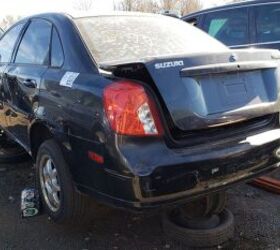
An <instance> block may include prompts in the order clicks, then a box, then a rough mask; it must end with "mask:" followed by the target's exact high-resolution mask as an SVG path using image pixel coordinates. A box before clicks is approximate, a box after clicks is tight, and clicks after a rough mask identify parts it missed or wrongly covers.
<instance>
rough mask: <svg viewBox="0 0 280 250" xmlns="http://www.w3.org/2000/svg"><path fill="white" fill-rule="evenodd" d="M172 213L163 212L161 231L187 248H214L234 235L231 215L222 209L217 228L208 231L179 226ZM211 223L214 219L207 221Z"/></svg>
mask: <svg viewBox="0 0 280 250" xmlns="http://www.w3.org/2000/svg"><path fill="white" fill-rule="evenodd" d="M173 215H174V214H173V212H172V211H171V212H165V213H164V214H163V216H162V227H163V231H164V232H165V234H166V235H167V236H169V237H170V238H172V239H174V240H176V241H178V242H180V243H183V244H185V245H186V246H189V247H214V246H218V245H220V244H223V243H225V242H227V241H228V240H230V239H232V238H233V235H234V217H233V214H232V213H231V212H230V211H229V210H227V209H224V210H223V211H222V212H221V213H220V214H219V215H213V216H218V217H219V223H218V225H217V226H215V227H213V228H209V229H205V228H204V229H198V228H190V227H187V226H186V225H181V224H180V223H178V220H176V219H174V216H173ZM209 220H210V221H211V222H210V223H212V221H213V220H215V218H214V217H213V218H211V219H209Z"/></svg>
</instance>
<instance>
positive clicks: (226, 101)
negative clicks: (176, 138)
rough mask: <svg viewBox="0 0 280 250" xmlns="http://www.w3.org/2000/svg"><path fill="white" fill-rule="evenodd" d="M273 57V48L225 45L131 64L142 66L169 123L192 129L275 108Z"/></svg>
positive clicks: (224, 123)
mask: <svg viewBox="0 0 280 250" xmlns="http://www.w3.org/2000/svg"><path fill="white" fill-rule="evenodd" d="M278 58H279V54H278V53H276V51H273V50H236V51H234V50H232V51H230V50H229V51H226V52H222V53H215V54H210V53H209V54H201V55H199V54H197V55H191V56H183V57H172V58H171V57H168V58H160V59H158V58H156V59H148V60H145V61H142V62H141V63H138V64H135V63H134V65H138V66H139V65H144V67H145V68H146V69H147V71H148V72H149V75H150V77H151V78H152V81H153V83H154V84H155V86H156V88H157V90H158V92H159V94H160V96H161V99H162V100H163V101H164V105H165V106H166V108H167V110H168V112H169V115H170V117H171V119H172V121H173V123H174V125H175V126H176V127H177V128H178V129H179V130H182V131H190V130H191V131H194V130H201V129H207V128H212V127H219V126H225V125H228V124H233V123H238V122H241V121H245V120H249V119H252V118H256V117H260V116H264V115H267V114H272V113H275V112H279V110H278V109H279V101H278V85H279V84H278V79H280V78H279V76H280V75H279V70H278V67H277V66H278V64H279V62H278V60H276V59H278ZM128 65H129V64H126V66H125V67H127V66H128ZM111 67H112V66H111ZM114 67H115V69H119V67H123V68H125V67H124V65H123V64H122V65H117V66H116V65H115V66H114ZM103 68H106V67H103ZM107 68H108V67H107ZM130 77H132V78H133V76H132V75H131V76H128V78H130Z"/></svg>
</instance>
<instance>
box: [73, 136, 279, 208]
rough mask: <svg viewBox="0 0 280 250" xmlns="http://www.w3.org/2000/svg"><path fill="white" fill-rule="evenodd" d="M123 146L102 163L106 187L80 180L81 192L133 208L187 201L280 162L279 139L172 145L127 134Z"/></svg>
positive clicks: (102, 180) (101, 172)
mask: <svg viewBox="0 0 280 250" xmlns="http://www.w3.org/2000/svg"><path fill="white" fill-rule="evenodd" d="M115 145H116V144H115ZM117 145H118V147H117V150H116V151H115V152H114V153H113V154H112V155H111V158H110V156H109V155H108V156H106V158H105V159H110V164H108V165H106V166H103V167H102V171H101V169H100V166H99V170H98V176H99V177H98V180H99V182H100V185H95V186H93V185H91V183H93V181H92V182H90V181H89V182H87V183H85V182H83V180H81V179H79V180H75V181H76V183H77V187H78V189H79V190H80V191H81V192H83V193H86V194H89V195H92V196H94V197H95V198H96V199H98V200H99V201H101V202H103V203H107V204H109V205H111V206H115V207H121V208H128V209H132V210H146V209H156V208H157V209H160V208H163V207H168V206H176V205H178V204H183V203H185V202H187V201H190V200H192V199H195V198H197V197H199V196H203V195H205V194H207V193H211V192H217V191H219V190H223V189H226V188H228V187H230V186H232V185H234V184H236V183H239V182H244V181H247V180H249V179H252V178H255V177H257V176H259V175H262V174H265V173H267V172H270V171H272V170H274V169H276V168H278V167H279V166H280V160H279V158H277V157H276V151H277V150H278V149H279V147H280V140H279V139H274V140H273V141H269V142H268V141H266V142H265V144H263V145H251V144H250V143H247V142H244V141H243V142H241V141H235V142H233V141H231V142H227V143H222V144H215V143H211V144H210V143H209V144H207V145H205V146H199V147H196V148H185V149H170V148H168V147H167V146H166V144H165V142H164V141H161V140H157V139H154V140H150V139H147V140H146V141H143V140H142V139H139V141H137V140H135V139H133V142H132V141H130V139H128V138H123V137H122V138H121V143H118V144H117ZM116 152H118V153H116ZM112 157H115V158H114V159H113V158H112ZM90 164H92V162H91V163H90ZM90 168H91V169H92V171H91V173H90V172H89V170H88V171H87V179H88V180H90V179H92V180H93V179H94V178H90V175H92V176H96V172H95V171H94V170H93V169H94V168H93V167H89V168H88V169H90ZM121 169H123V171H121ZM80 171H83V170H82V169H81V168H80ZM80 171H79V172H80ZM80 173H81V172H80Z"/></svg>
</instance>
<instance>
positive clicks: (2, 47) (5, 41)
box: [0, 23, 24, 62]
mask: <svg viewBox="0 0 280 250" xmlns="http://www.w3.org/2000/svg"><path fill="white" fill-rule="evenodd" d="M23 26H24V23H20V24H18V25H16V26H15V27H13V28H12V29H10V30H9V31H8V32H7V33H6V34H5V35H4V36H3V37H2V38H1V40H0V62H10V60H11V57H12V53H13V49H14V47H15V43H16V41H17V38H18V36H19V34H20V32H21V30H22V28H23Z"/></svg>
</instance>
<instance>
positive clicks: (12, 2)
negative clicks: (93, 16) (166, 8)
mask: <svg viewBox="0 0 280 250" xmlns="http://www.w3.org/2000/svg"><path fill="white" fill-rule="evenodd" d="M77 1H79V0H0V3H1V5H0V6H1V8H0V19H2V18H4V17H5V16H7V15H15V16H28V15H32V14H36V13H41V12H69V11H70V12H71V11H73V10H74V6H75V2H77ZM113 1H116V2H117V1H118V0H94V9H95V10H96V11H111V10H113ZM225 1H227V0H201V3H202V4H203V5H204V7H211V6H213V5H219V4H223V3H225Z"/></svg>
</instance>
